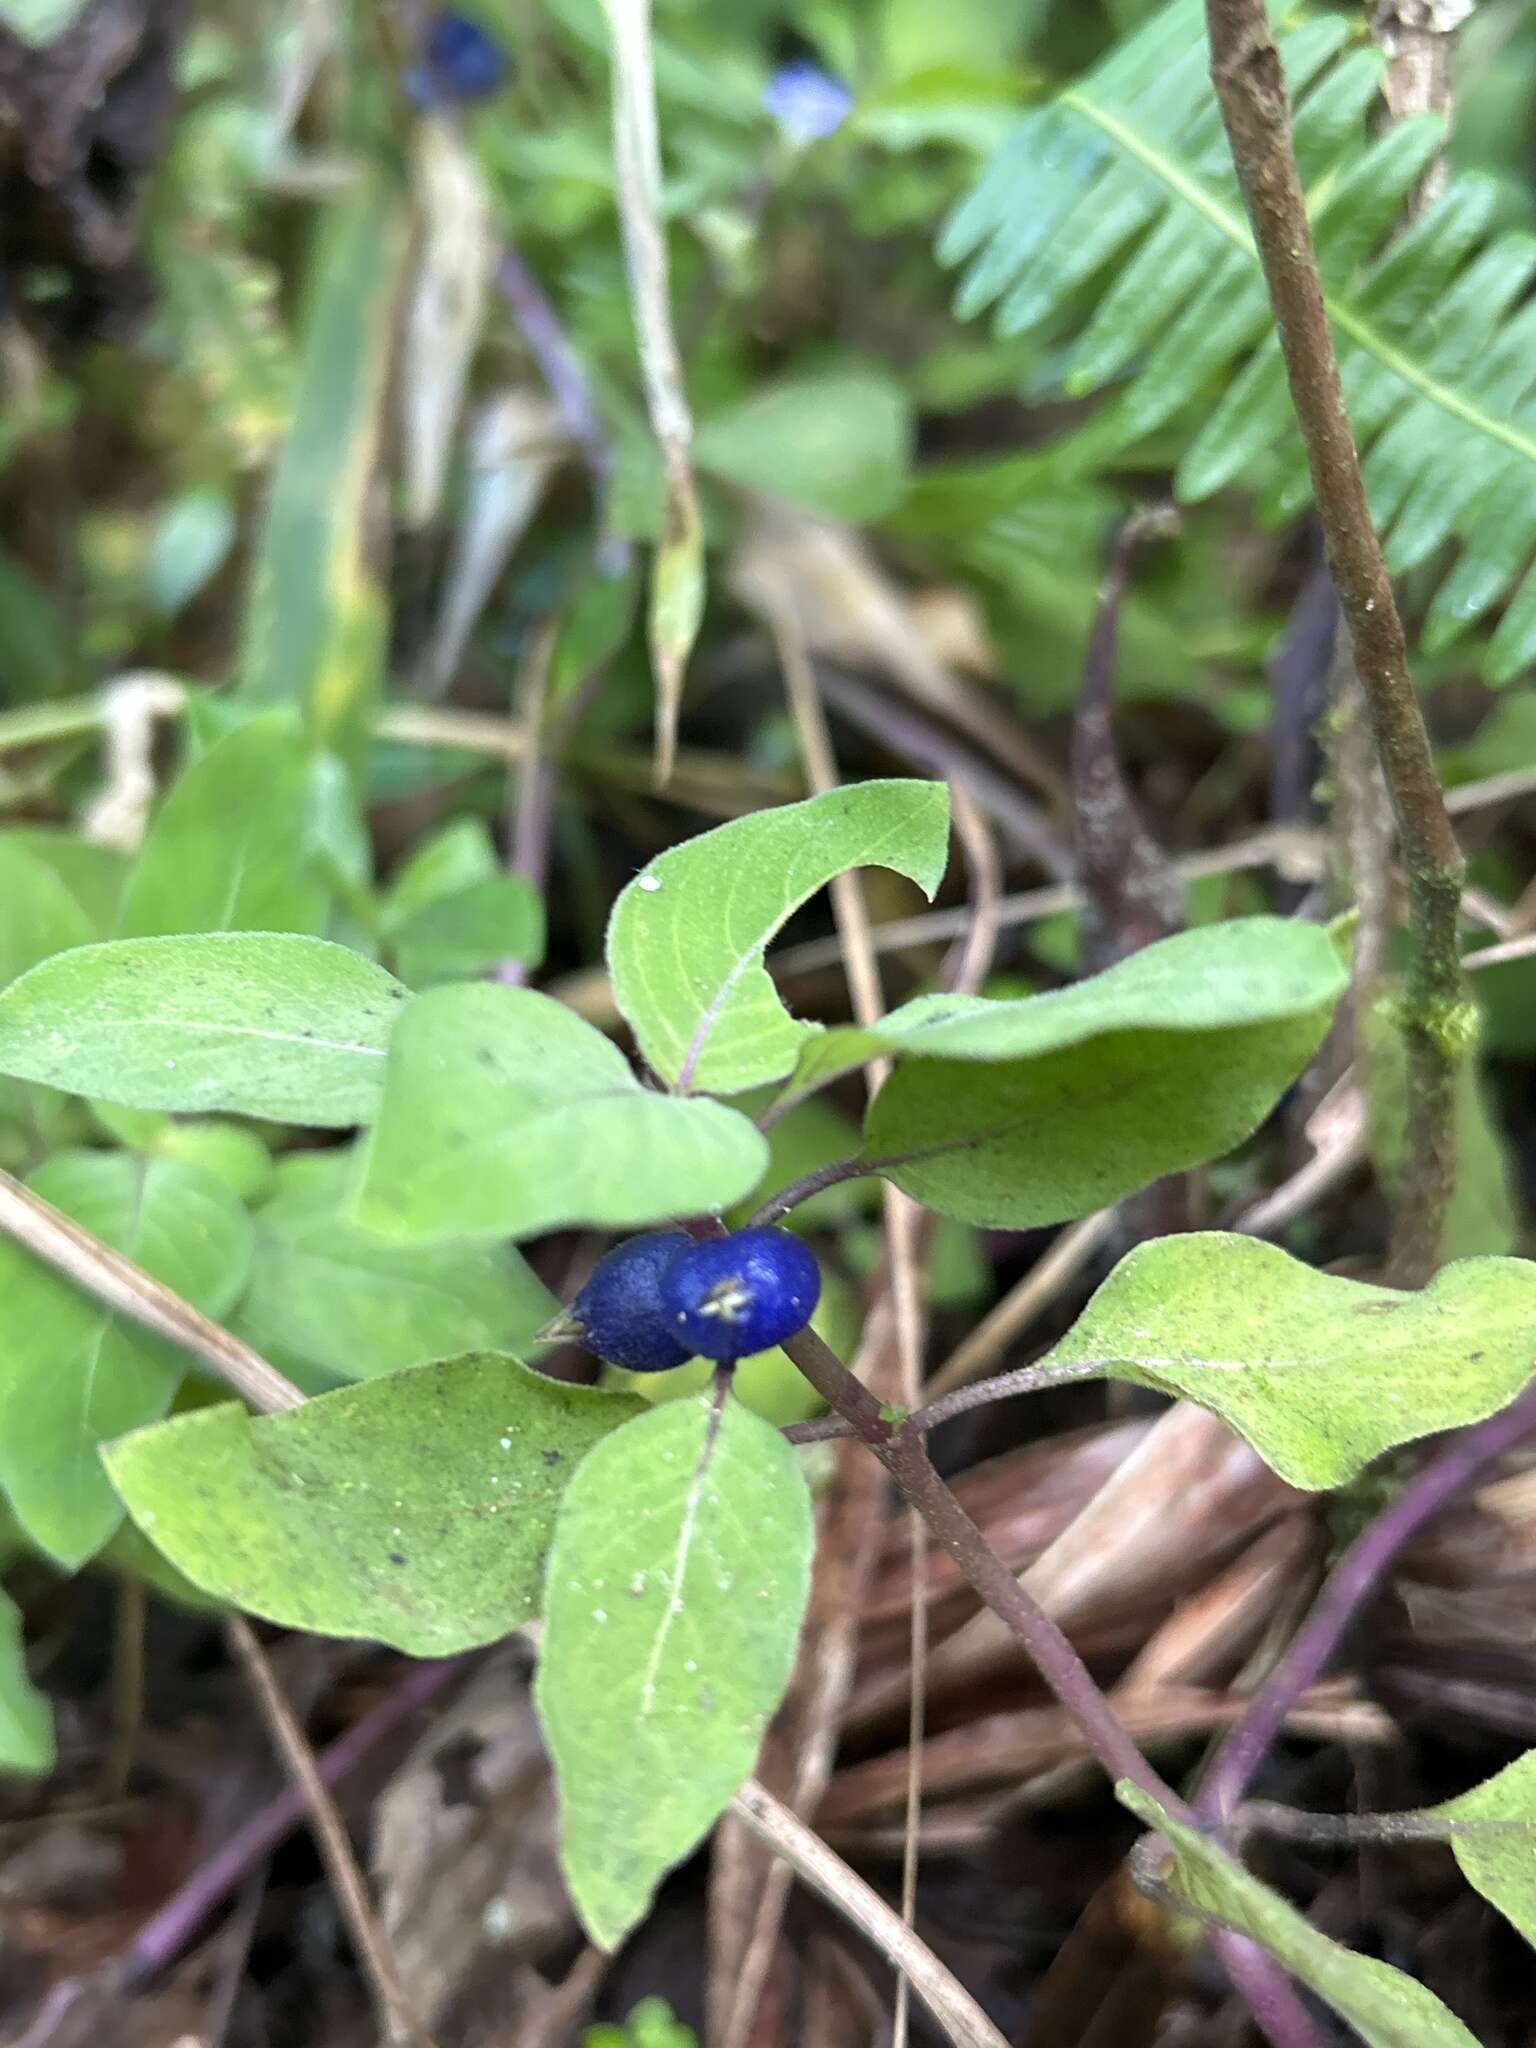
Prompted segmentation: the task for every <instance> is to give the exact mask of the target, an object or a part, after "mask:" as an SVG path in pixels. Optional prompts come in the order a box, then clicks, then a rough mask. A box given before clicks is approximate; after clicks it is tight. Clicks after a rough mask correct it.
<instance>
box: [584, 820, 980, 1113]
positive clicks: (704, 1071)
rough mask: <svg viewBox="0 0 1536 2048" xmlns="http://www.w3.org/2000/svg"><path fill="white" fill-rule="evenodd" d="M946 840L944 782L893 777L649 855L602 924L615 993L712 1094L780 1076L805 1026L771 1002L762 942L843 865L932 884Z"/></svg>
mask: <svg viewBox="0 0 1536 2048" xmlns="http://www.w3.org/2000/svg"><path fill="white" fill-rule="evenodd" d="M948 846H949V796H948V792H947V790H946V789H945V787H944V785H943V784H942V783H937V782H894V781H893V782H864V783H856V784H854V785H853V786H852V787H850V788H848V789H837V790H831V791H829V792H828V793H827V794H826V795H825V796H816V797H811V798H809V799H808V800H807V801H806V802H805V803H798V804H784V805H782V806H780V807H779V808H778V809H777V810H771V811H757V812H754V813H753V814H752V816H750V817H746V818H737V819H734V820H733V821H732V822H731V823H730V824H729V825H720V826H717V827H716V829H715V830H714V831H713V832H705V833H702V834H701V835H700V836H699V837H698V838H697V839H690V840H688V841H687V842H686V843H685V844H684V845H682V846H674V847H672V848H671V849H670V850H669V851H668V852H666V853H663V854H660V855H658V857H657V858H656V859H655V860H653V861H652V862H651V863H650V865H649V866H648V867H647V868H646V870H645V872H644V874H641V875H637V876H636V877H635V879H634V881H632V882H631V883H630V884H629V885H628V887H627V888H626V889H625V890H624V892H623V894H622V895H621V896H620V897H619V900H618V902H617V903H616V904H615V905H614V910H613V917H612V919H611V921H610V923H609V926H608V967H609V972H610V973H611V975H612V977H613V986H614V994H615V997H616V998H617V1001H618V1005H619V1008H620V1009H621V1010H622V1011H623V1013H624V1015H625V1016H626V1017H627V1018H628V1020H629V1022H630V1023H631V1025H633V1027H634V1031H635V1036H636V1038H637V1039H638V1040H639V1042H640V1049H641V1051H642V1052H643V1053H644V1054H645V1057H646V1059H647V1060H648V1061H649V1062H650V1064H651V1066H652V1067H653V1068H654V1069H655V1070H656V1072H657V1073H658V1074H659V1075H660V1076H661V1078H662V1079H663V1080H664V1081H667V1082H669V1083H671V1084H672V1085H673V1086H684V1087H694V1088H701V1089H706V1090H711V1091H713V1092H715V1093H718V1094H734V1093H737V1092H738V1091H740V1090H741V1089H744V1088H752V1087H756V1086H757V1085H758V1084H759V1083H760V1082H763V1081H774V1080H777V1079H778V1078H779V1077H780V1075H782V1074H787V1073H788V1072H789V1070H790V1068H791V1067H792V1066H793V1065H794V1062H795V1055H796V1053H797V1052H798V1051H799V1049H800V1046H801V1044H802V1043H803V1041H804V1040H805V1039H806V1038H808V1037H809V1036H810V1035H811V1034H812V1033H813V1032H814V1031H815V1029H816V1026H815V1025H812V1024H804V1023H800V1022H798V1021H797V1020H796V1019H794V1018H793V1017H791V1016H790V1014H789V1012H788V1011H787V1010H786V1009H785V1008H784V1005H783V1004H782V1003H781V1002H780V1000H779V998H778V994H777V992H776V991H775V989H774V986H773V982H772V980H771V979H770V977H769V975H768V972H767V969H766V968H765V967H764V966H763V952H764V949H765V947H766V946H767V945H768V944H769V942H770V940H772V938H773V937H774V935H775V934H776V933H777V932H778V930H779V928H780V926H781V925H783V923H784V922H785V920H786V919H787V918H788V917H789V915H790V914H791V912H792V911H795V910H797V909H798V908H799V907H800V905H801V904H802V903H804V902H805V901H806V900H807V898H809V897H811V896H813V895H814V894H815V893H816V891H817V890H818V889H820V888H822V887H823V886H824V885H825V884H826V883H827V882H829V881H830V880H831V879H832V877H833V876H834V875H838V874H842V873H843V872H844V871H845V870H846V869H848V868H856V867H885V868H892V869H894V871H895V872H896V873H897V874H901V875H906V876H907V877H908V878H909V879H910V880H912V881H914V882H916V884H917V885H918V887H919V888H920V889H922V890H923V892H924V894H925V895H928V896H931V895H932V894H933V892H934V890H935V889H936V888H937V887H938V885H939V882H940V880H941V879H942V877H943V873H944V867H945V862H946V860H947V857H948Z"/></svg>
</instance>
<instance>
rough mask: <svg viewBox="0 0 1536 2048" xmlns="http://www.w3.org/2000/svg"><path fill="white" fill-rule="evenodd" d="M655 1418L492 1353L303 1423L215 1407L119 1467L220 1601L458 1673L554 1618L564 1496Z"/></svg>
mask: <svg viewBox="0 0 1536 2048" xmlns="http://www.w3.org/2000/svg"><path fill="white" fill-rule="evenodd" d="M640 1405H641V1404H640V1403H639V1402H638V1401H635V1400H634V1399H633V1398H632V1397H631V1396H629V1395H626V1394H608V1393H600V1392H597V1391H596V1390H595V1389H593V1388H591V1387H573V1386H567V1385H565V1384H564V1383H563V1382H562V1381H558V1380H549V1379H543V1378H541V1377H540V1376H539V1375H538V1374H537V1373H533V1372H530V1371H529V1370H528V1368H527V1367H526V1366H524V1365H522V1364H521V1363H520V1362H519V1361H518V1360H517V1359H515V1358H513V1357H511V1356H510V1355H508V1354H506V1353H499V1352H484V1353H479V1354H471V1355H470V1356H468V1357H464V1358H451V1359H446V1360H443V1361H441V1362H439V1363H436V1364H432V1365H420V1366H415V1367H413V1368H412V1369H410V1370H409V1371H407V1372H399V1373H392V1374H391V1375H390V1376H389V1377H388V1378H387V1379H380V1380H369V1381H367V1382H365V1383H364V1384H363V1385H361V1386H356V1387H343V1388H342V1389H341V1390H340V1391H339V1392H337V1393H334V1394H322V1395H321V1396H320V1397H319V1399H318V1400H314V1401H308V1402H306V1403H305V1405H304V1406H303V1407H302V1408H294V1409H291V1410H290V1411H289V1412H288V1413H287V1414H285V1415H257V1416H252V1415H248V1414H247V1413H246V1411H245V1410H244V1409H243V1408H241V1407H239V1406H238V1405H235V1404H233V1403H231V1404H228V1405H220V1406H219V1407H217V1408H200V1409H197V1410H196V1411H194V1412H193V1413H192V1414H189V1415H178V1416H175V1417H174V1418H173V1419H172V1420H171V1421H169V1422H164V1423H161V1424H160V1425H159V1426H158V1427H157V1428H154V1429H144V1430H139V1431H138V1432H136V1433H135V1434H134V1435H133V1436H128V1437H124V1438H122V1439H121V1441H119V1442H118V1443H115V1444H112V1445H110V1446H109V1447H108V1449H107V1450H106V1452H105V1453H104V1456H105V1460H106V1465H107V1470H108V1472H109V1473H110V1474H111V1477H112V1483H113V1485H114V1486H116V1488H117V1490H118V1492H119V1493H120V1494H121V1495H122V1497H123V1499H124V1500H125V1501H126V1502H127V1505H128V1511H129V1513H130V1514H131V1515H132V1516H133V1519H134V1521H135V1522H136V1523H137V1524H138V1526H139V1528H140V1529H142V1530H143V1532H144V1534H145V1535H146V1536H148V1537H149V1538H150V1540H151V1541H152V1542H153V1543H154V1544H155V1546H156V1548H157V1549H159V1550H160V1551H162V1552H163V1553H164V1554H165V1556H166V1557H168V1558H169V1559H170V1561H171V1563H172V1564H174V1565H175V1566H176V1567H177V1569H178V1570H179V1571H181V1572H182V1573H184V1574H185V1576H186V1577H187V1578H189V1579H190V1580H191V1581H192V1583H193V1584H194V1585H195V1586H199V1587H201V1588H202V1589H203V1591H204V1592H207V1593H211V1594H212V1595H214V1596H215V1598H217V1599H219V1600H222V1601H226V1602H229V1603H231V1604H232V1605H234V1606H237V1607H244V1608H246V1609H248V1610H249V1611H250V1612H251V1613H252V1614H259V1615H262V1616H264V1617H265V1618H266V1619H267V1620H268V1621H275V1622H279V1623H281V1624H282V1625H283V1626H284V1627H286V1628H304V1629H313V1630H314V1631H315V1632H316V1633H318V1634H320V1635H334V1636H359V1637H363V1638H367V1639H372V1640H376V1641H378V1642H382V1643H392V1644H393V1645H394V1646H395V1648H397V1649H400V1650H404V1651H405V1652H406V1653H407V1654H408V1655H409V1656H413V1657H440V1656H447V1655H450V1654H451V1653H453V1652H454V1651H456V1650H467V1649H472V1648H473V1647H474V1646H475V1645H476V1644H478V1643H491V1642H495V1641H497V1640H498V1639H499V1638H500V1637H501V1636H504V1635H506V1634H507V1632H508V1631H509V1630H510V1629H513V1628H516V1627H517V1625H518V1624H519V1623H520V1622H523V1621H526V1620H527V1619H528V1618H529V1616H530V1615H532V1614H534V1613H535V1612H536V1611H537V1609H538V1602H539V1586H540V1581H541V1578H542V1574H543V1567H544V1554H545V1551H546V1550H547V1548H548V1545H549V1540H550V1534H551V1531H552V1530H553V1528H554V1521H555V1510H556V1507H557V1505H558V1502H559V1499H560V1495H561V1494H562V1492H563V1491H564V1490H565V1487H566V1484H567V1482H568V1481H569V1479H570V1477H571V1474H572V1472H573V1471H574V1470H575V1469H576V1466H577V1462H578V1460H579V1459H581V1458H582V1457H584V1456H585V1454H586V1453H587V1452H588V1451H589V1450H590V1449H591V1447H592V1445H593V1444H595V1443H597V1442H598V1441H599V1440H600V1439H601V1438H602V1437H603V1436H605V1435H606V1434H607V1432H608V1431H609V1430H610V1429H613V1428H615V1427H616V1426H617V1425H618V1424H619V1423H621V1422H624V1421H627V1420H628V1419H629V1417H631V1416H632V1415H634V1414H636V1413H637V1412H638V1410H639V1408H640Z"/></svg>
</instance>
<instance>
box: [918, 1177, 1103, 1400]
mask: <svg viewBox="0 0 1536 2048" xmlns="http://www.w3.org/2000/svg"><path fill="white" fill-rule="evenodd" d="M1114 1224H1115V1212H1114V1210H1113V1209H1096V1210H1095V1211H1094V1213H1093V1214H1092V1215H1091V1216H1084V1217H1083V1218H1082V1219H1081V1221H1080V1222H1077V1223H1074V1224H1072V1225H1070V1226H1069V1228H1067V1229H1066V1230H1063V1231H1062V1233H1061V1235H1060V1236H1059V1237H1058V1238H1057V1239H1056V1240H1055V1242H1054V1243H1053V1244H1052V1245H1051V1248H1050V1250H1049V1251H1047V1252H1046V1253H1045V1254H1044V1256H1043V1257H1041V1258H1039V1259H1037V1260H1036V1261H1035V1263H1034V1265H1033V1266H1031V1267H1030V1269H1029V1271H1028V1272H1027V1273H1026V1274H1025V1275H1024V1277H1023V1279H1022V1280H1020V1281H1018V1282H1017V1283H1016V1284H1015V1285H1014V1286H1013V1287H1011V1288H1009V1290H1008V1292H1007V1293H1006V1294H1005V1295H1004V1296H1003V1298H1002V1300H1001V1301H1000V1302H998V1303H997V1305H996V1307H995V1308H993V1309H991V1310H990V1311H989V1312H988V1314H987V1315H985V1316H984V1317H983V1318H982V1320H981V1321H980V1322H979V1323H978V1324H977V1325H976V1327H975V1329H974V1330H972V1331H971V1332H970V1333H969V1335H968V1336H966V1337H964V1338H963V1339H962V1340H961V1341H960V1343H959V1344H957V1345H956V1346H955V1348H954V1350H953V1351H952V1352H951V1353H950V1354H949V1356H948V1358H946V1359H945V1361H944V1363H943V1364H942V1365H941V1366H940V1367H939V1369H938V1371H937V1372H935V1373H933V1374H931V1375H930V1377H929V1378H928V1380H927V1381H926V1382H925V1384H924V1387H923V1399H924V1401H926V1402H933V1401H937V1400H940V1399H941V1398H942V1397H943V1396H944V1395H945V1394H948V1393H951V1392H953V1390H954V1389H955V1388H956V1387H963V1386H965V1385H966V1384H967V1382H968V1381H970V1380H974V1379H978V1378H979V1377H980V1376H981V1374H983V1373H984V1372H986V1371H987V1370H988V1369H989V1368H990V1367H991V1366H993V1365H995V1364H996V1363H997V1361H998V1360H999V1359H1000V1358H1001V1357H1002V1355H1003V1353H1004V1351H1006V1349H1007V1348H1008V1346H1009V1345H1010V1344H1012V1343H1013V1342H1014V1340H1015V1338H1017V1337H1019V1336H1021V1335H1022V1334H1023V1332H1024V1331H1025V1330H1026V1329H1027V1328H1028V1327H1029V1325H1030V1324H1031V1323H1032V1322H1033V1321H1034V1320H1035V1317H1036V1316H1037V1315H1039V1314H1040V1313H1041V1311H1042V1310H1043V1309H1045V1308H1047V1307H1048V1306H1049V1304H1050V1303H1051V1302H1052V1301H1054V1300H1055V1299H1056V1296H1057V1295H1058V1294H1059V1293H1060V1292H1061V1290H1062V1289H1063V1288H1064V1287H1067V1286H1070V1284H1071V1283H1072V1281H1073V1280H1075V1279H1076V1277H1077V1276H1078V1274H1079V1273H1081V1272H1082V1270H1083V1268H1084V1267H1085V1266H1086V1265H1087V1264H1088V1262H1089V1260H1090V1259H1092V1257H1093V1255H1094V1253H1095V1252H1097V1251H1098V1250H1099V1249H1100V1247H1101V1246H1103V1245H1105V1244H1107V1243H1108V1241H1109V1237H1110V1233H1111V1231H1112V1230H1113V1229H1114Z"/></svg>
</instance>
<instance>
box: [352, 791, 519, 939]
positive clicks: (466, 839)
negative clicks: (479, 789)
mask: <svg viewBox="0 0 1536 2048" xmlns="http://www.w3.org/2000/svg"><path fill="white" fill-rule="evenodd" d="M500 867H501V863H500V862H499V861H498V860H497V858H496V848H495V845H494V843H493V842H492V839H491V834H490V828H489V826H488V825H487V824H486V822H485V820H484V819H483V818H473V817H470V818H455V819H454V820H453V821H452V823H451V824H447V825H444V826H443V828H442V829H441V831H438V832H434V833H432V834H430V835H429V836H428V837H427V838H425V839H423V840H421V841H420V842H419V843H418V845H417V846H416V847H415V849H414V850H413V851H412V853H411V855H410V857H409V858H408V859H407V860H405V861H403V862H402V863H401V865H400V866H399V867H398V868H397V869H396V871H395V872H394V874H393V875H391V877H390V880H389V887H388V889H387V890H386V891H385V893H384V901H383V903H382V905H381V906H380V908H381V913H382V917H383V923H384V929H385V930H386V931H387V932H395V931H398V930H399V928H400V926H401V925H403V924H405V923H406V922H407V921H408V920H409V919H410V918H412V917H415V916H417V915H419V913H420V912H422V911H423V910H430V909H431V907H432V905H433V904H434V903H441V902H442V900H443V899H444V897H446V896H455V895H457V894H458V892H459V891H460V890H461V889H467V888H469V887H470V886H471V885H472V884H473V883H475V882H485V881H489V880H490V878H491V876H493V875H495V874H497V873H498V872H499V871H500Z"/></svg>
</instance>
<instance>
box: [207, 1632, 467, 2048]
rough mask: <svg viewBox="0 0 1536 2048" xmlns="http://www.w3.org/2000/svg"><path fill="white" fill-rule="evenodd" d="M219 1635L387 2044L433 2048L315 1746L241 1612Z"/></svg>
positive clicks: (254, 1633)
mask: <svg viewBox="0 0 1536 2048" xmlns="http://www.w3.org/2000/svg"><path fill="white" fill-rule="evenodd" d="M224 1633H225V1636H226V1638H227V1640H228V1642H229V1646H230V1648H231V1650H233V1652H234V1654H235V1657H236V1659H237V1661H238V1662H239V1664H240V1666H241V1668H242V1669H243V1670H244V1672H245V1675H246V1678H247V1680H248V1681H249V1683H250V1687H251V1691H252V1692H253V1693H254V1695H255V1697H256V1704H257V1705H258V1706H259V1707H260V1709H261V1714H262V1719H263V1720H264V1721H265V1722H266V1724H267V1731H268V1733H269V1734H270V1735H271V1737H272V1741H273V1743H274V1745H275V1747H276V1748H277V1750H278V1751H279V1753H280V1755H281V1756H282V1759H283V1762H284V1764H285V1766H286V1767H287V1770H288V1774H289V1776H290V1777H291V1778H292V1780H293V1782H294V1784H295V1785H296V1786H297V1788H298V1790H299V1791H300V1793H301V1794H302V1795H303V1799H304V1804H305V1806H306V1808H307V1809H308V1812H309V1822H310V1826H311V1828H312V1829H313V1830H314V1836H315V1844H316V1847H317V1848H318V1849H319V1851H320V1855H321V1858H322V1860H323V1862H324V1864H325V1868H326V1874H327V1876H328V1877H329V1878H330V1881H331V1890H332V1891H333V1892H334V1893H335V1895H336V1903H337V1905H338V1906H339V1907H340V1908H341V1914H342V1918H343V1919H344V1920H345V1921H346V1923H347V1926H348V1928H349V1930H350V1931H351V1935H352V1941H353V1945H354V1946H355V1947H356V1949H357V1954H358V1960H359V1961H360V1962H361V1963H362V1965H363V1969H364V1972H365V1973H366V1975H367V1978H368V1981H369V1983H370V1985H371V1986H372V1988H373V1996H374V2003H375V2005H376V2006H377V2008H378V2014H379V2021H380V2024H381V2025H382V2027H383V2029H384V2038H385V2040H386V2041H387V2042H395V2041H409V2042H411V2043H413V2044H415V2048H432V2042H431V2036H430V2035H429V2034H428V2033H427V2032H426V2030H425V2028H424V2027H423V2026H422V2024H421V2022H420V2020H419V2019H418V2018H417V2017H416V2015H415V2014H414V2013H413V2011H412V2009H411V2000H410V1997H409V1994H408V1993H407V1991H406V1988H405V1986H404V1984H403V1983H402V1982H401V1981H400V1972H399V1969H398V1968H397V1966H396V1963H395V1958H394V1954H393V1952H392V1950H391V1949H390V1946H389V1942H388V1940H387V1939H386V1937H385V1934H384V1930H383V1929H382V1928H381V1927H380V1925H379V1922H378V1917H377V1915H376V1914H375V1912H374V1910H373V1904H372V1901H371V1900H370V1899H369V1897H368V1887H367V1886H366V1885H365V1884H364V1882H363V1877H362V1872H361V1871H360V1870H359V1869H358V1867H357V1858H356V1857H355V1856H354V1855H353V1853H352V1844H351V1842H350V1841H349V1840H348V1838H347V1830H346V1826H345V1824H344V1823H343V1821H342V1818H341V1815H340V1814H339V1813H338V1812H337V1810H336V1802H335V1800H334V1799H333V1798H332V1797H331V1794H330V1791H329V1790H328V1788H327V1786H326V1783H325V1780H324V1778H323V1777H322V1776H321V1774H320V1769H319V1765H318V1763H317V1761H316V1758H315V1753H314V1751H313V1750H312V1749H311V1748H310V1746H309V1743H308V1741H307V1740H306V1739H305V1735H304V1730H303V1729H302V1728H301V1727H300V1725H299V1720H298V1716H297V1715H296V1714H295V1713H294V1711H293V1708H292V1707H291V1706H290V1704H289V1703H288V1701H287V1699H286V1698H285V1697H284V1695H283V1689H282V1687H281V1686H280V1685H279V1684H278V1682H277V1679H276V1677H275V1676H274V1675H273V1672H272V1667H271V1665H270V1664H268V1662H267V1659H266V1656H265V1654H264V1653H263V1651H262V1647H261V1645H260V1643H259V1642H257V1640H256V1632H255V1630H254V1629H253V1628H252V1627H251V1625H250V1623H249V1622H248V1621H247V1620H246V1619H245V1617H244V1615H240V1614H230V1615H228V1616H227V1617H226V1618H225V1622H224Z"/></svg>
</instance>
